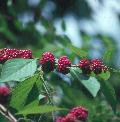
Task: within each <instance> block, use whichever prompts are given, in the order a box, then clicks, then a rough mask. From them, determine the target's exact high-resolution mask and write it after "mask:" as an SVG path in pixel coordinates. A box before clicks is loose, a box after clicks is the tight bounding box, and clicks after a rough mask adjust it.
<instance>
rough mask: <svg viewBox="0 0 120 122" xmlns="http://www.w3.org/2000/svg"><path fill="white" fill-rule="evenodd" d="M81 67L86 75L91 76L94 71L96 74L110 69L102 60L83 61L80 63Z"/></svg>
mask: <svg viewBox="0 0 120 122" xmlns="http://www.w3.org/2000/svg"><path fill="white" fill-rule="evenodd" d="M79 67H80V68H81V69H82V72H83V73H84V74H90V73H91V72H92V71H93V72H94V73H95V74H100V73H101V72H106V71H108V67H107V66H105V65H104V64H103V62H102V61H101V60H100V59H93V60H88V59H82V60H81V61H80V63H79Z"/></svg>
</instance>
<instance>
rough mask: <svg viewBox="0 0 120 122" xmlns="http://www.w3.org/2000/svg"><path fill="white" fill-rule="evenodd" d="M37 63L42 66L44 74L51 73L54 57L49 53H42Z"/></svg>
mask: <svg viewBox="0 0 120 122" xmlns="http://www.w3.org/2000/svg"><path fill="white" fill-rule="evenodd" d="M39 63H40V64H41V65H42V70H43V71H44V72H50V71H53V70H54V68H55V57H54V55H53V54H52V53H51V52H45V53H43V55H42V57H41V59H40V61H39Z"/></svg>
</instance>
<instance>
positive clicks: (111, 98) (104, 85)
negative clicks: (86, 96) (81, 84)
mask: <svg viewBox="0 0 120 122" xmlns="http://www.w3.org/2000/svg"><path fill="white" fill-rule="evenodd" d="M100 83H101V89H102V92H103V94H104V96H105V97H106V99H107V101H108V103H110V105H111V107H112V109H113V111H114V112H116V103H117V101H116V94H115V90H114V88H113V86H112V85H111V84H110V83H109V82H107V81H104V80H100Z"/></svg>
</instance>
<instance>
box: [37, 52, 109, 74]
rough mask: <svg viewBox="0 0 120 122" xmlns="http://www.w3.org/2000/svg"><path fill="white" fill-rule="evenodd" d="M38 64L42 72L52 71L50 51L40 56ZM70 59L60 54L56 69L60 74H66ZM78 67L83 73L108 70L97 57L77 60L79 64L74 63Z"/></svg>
mask: <svg viewBox="0 0 120 122" xmlns="http://www.w3.org/2000/svg"><path fill="white" fill-rule="evenodd" d="M39 64H40V65H42V70H43V71H44V72H50V71H53V70H54V68H55V57H54V55H53V54H52V53H51V52H45V53H43V55H42V57H41V58H40V61H39ZM71 66H72V65H71V61H70V60H69V59H68V57H67V56H61V57H60V58H59V59H58V62H57V71H58V72H60V73H62V74H68V73H69V72H70V70H69V68H70V67H71ZM75 66H76V67H79V68H80V69H81V70H82V72H83V73H84V74H90V73H91V72H92V71H93V72H94V73H95V74H100V73H101V72H106V71H108V67H107V66H105V65H104V64H103V62H102V61H101V60H99V59H93V60H88V59H82V60H80V62H79V65H75Z"/></svg>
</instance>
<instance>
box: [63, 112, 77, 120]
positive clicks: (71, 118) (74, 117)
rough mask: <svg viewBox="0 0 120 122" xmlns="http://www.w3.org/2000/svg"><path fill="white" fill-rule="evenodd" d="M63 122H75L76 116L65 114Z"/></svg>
mask: <svg viewBox="0 0 120 122" xmlns="http://www.w3.org/2000/svg"><path fill="white" fill-rule="evenodd" d="M64 122H77V119H76V116H75V115H74V114H72V113H69V114H67V116H66V117H65V118H64Z"/></svg>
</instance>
